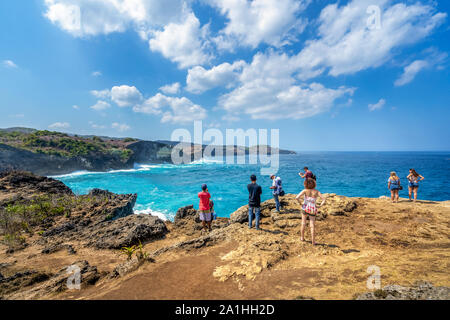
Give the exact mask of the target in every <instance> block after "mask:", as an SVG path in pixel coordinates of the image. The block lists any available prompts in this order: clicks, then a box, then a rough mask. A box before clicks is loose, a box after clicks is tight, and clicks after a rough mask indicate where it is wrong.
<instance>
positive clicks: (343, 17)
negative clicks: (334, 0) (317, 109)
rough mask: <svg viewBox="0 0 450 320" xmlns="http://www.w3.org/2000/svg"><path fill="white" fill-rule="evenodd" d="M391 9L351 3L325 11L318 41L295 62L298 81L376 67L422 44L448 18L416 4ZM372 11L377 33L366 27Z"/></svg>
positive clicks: (381, 3) (367, 1)
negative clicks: (370, 9) (376, 15)
mask: <svg viewBox="0 0 450 320" xmlns="http://www.w3.org/2000/svg"><path fill="white" fill-rule="evenodd" d="M389 4H390V1H388V0H353V1H351V2H349V3H348V4H347V5H345V6H338V4H331V5H328V6H327V7H325V8H324V9H323V10H322V12H321V14H320V18H319V20H318V22H319V28H318V30H319V31H318V33H319V38H318V39H315V40H311V41H308V42H307V44H306V47H305V48H304V49H303V50H302V51H301V52H300V53H299V54H298V55H297V56H296V57H295V59H296V61H297V62H296V65H297V66H298V68H299V69H300V71H301V72H300V74H299V77H300V78H301V79H307V78H310V77H313V76H316V75H318V74H320V73H322V72H323V71H325V70H326V69H329V74H330V75H332V76H339V75H342V74H352V73H355V72H358V71H361V70H365V69H368V68H376V67H379V66H381V65H383V64H384V63H386V62H387V61H388V60H389V59H390V58H392V56H393V55H394V54H395V52H396V51H398V49H399V48H401V47H404V46H407V45H411V44H414V43H417V42H419V41H421V40H423V39H424V38H426V37H427V36H428V35H429V34H430V33H431V32H432V31H433V30H434V29H435V28H436V27H438V26H439V25H440V24H442V23H443V21H444V20H445V18H446V16H447V15H446V14H445V13H436V12H435V9H434V7H432V6H429V5H423V4H420V3H415V4H411V5H407V4H405V3H397V4H394V5H389ZM372 5H375V6H378V7H379V8H380V13H381V16H380V18H381V20H380V21H381V25H380V27H379V28H376V27H375V28H372V27H371V25H368V18H369V17H370V16H369V15H368V14H367V8H368V7H369V6H372ZM369 26H370V27H369Z"/></svg>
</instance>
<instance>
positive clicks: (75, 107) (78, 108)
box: [72, 104, 80, 110]
mask: <svg viewBox="0 0 450 320" xmlns="http://www.w3.org/2000/svg"><path fill="white" fill-rule="evenodd" d="M72 108H73V109H75V110H80V107H79V106H77V105H76V104H74V105H73V106H72Z"/></svg>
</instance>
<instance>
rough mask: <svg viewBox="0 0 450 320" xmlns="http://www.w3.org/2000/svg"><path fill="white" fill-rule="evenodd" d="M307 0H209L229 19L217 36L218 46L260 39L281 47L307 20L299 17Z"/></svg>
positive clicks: (222, 46) (259, 41)
mask: <svg viewBox="0 0 450 320" xmlns="http://www.w3.org/2000/svg"><path fill="white" fill-rule="evenodd" d="M310 2H311V1H310V0H300V1H298V0H277V1H270V0H252V1H248V0H212V1H208V2H207V3H210V4H211V5H212V6H215V7H217V8H218V9H219V11H220V13H221V14H222V15H225V16H226V17H227V19H228V21H227V23H226V27H225V28H224V29H223V30H222V31H221V35H219V37H218V38H216V41H215V42H216V43H217V44H218V46H219V48H222V49H227V47H228V49H229V48H233V47H234V44H240V45H246V46H250V47H253V48H255V47H257V46H258V45H259V44H260V43H266V44H269V45H272V46H276V47H280V46H282V45H284V44H287V43H290V42H292V41H295V40H296V36H297V35H298V34H299V33H301V32H303V29H304V27H305V25H306V20H303V19H301V18H300V17H299V13H301V12H302V11H303V10H304V9H305V8H306V7H307V6H308V5H309V3H310Z"/></svg>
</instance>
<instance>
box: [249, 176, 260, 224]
mask: <svg viewBox="0 0 450 320" xmlns="http://www.w3.org/2000/svg"><path fill="white" fill-rule="evenodd" d="M247 189H248V227H249V229H251V228H252V220H253V214H255V228H256V230H259V220H260V215H261V193H262V188H261V186H260V185H259V184H257V183H256V176H255V175H254V174H252V175H251V176H250V183H249V184H248V185H247Z"/></svg>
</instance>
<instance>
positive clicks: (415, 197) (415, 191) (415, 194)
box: [414, 188, 419, 202]
mask: <svg viewBox="0 0 450 320" xmlns="http://www.w3.org/2000/svg"><path fill="white" fill-rule="evenodd" d="M417 190H419V188H414V202H416V200H417Z"/></svg>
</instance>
